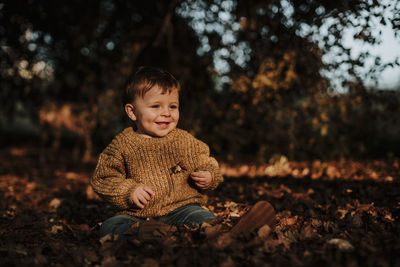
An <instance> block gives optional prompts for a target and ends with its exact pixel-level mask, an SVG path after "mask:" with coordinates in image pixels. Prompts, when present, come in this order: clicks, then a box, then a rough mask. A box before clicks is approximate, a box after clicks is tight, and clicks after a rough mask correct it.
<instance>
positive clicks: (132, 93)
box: [122, 67, 180, 105]
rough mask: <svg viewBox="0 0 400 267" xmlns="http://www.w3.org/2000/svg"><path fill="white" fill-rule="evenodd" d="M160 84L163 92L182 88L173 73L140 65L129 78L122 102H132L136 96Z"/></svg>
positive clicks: (142, 94) (124, 103) (140, 95)
mask: <svg viewBox="0 0 400 267" xmlns="http://www.w3.org/2000/svg"><path fill="white" fill-rule="evenodd" d="M154 86H158V87H160V88H161V90H162V93H163V94H165V93H166V92H168V93H170V92H171V91H172V90H174V89H178V91H179V90H180V84H179V82H178V80H177V79H175V77H174V76H172V74H171V73H169V72H168V71H165V70H161V69H158V68H153V67H140V68H139V69H138V70H137V71H136V72H135V73H134V74H133V75H131V76H130V77H129V78H128V81H127V83H126V86H125V88H124V92H123V95H122V104H123V105H126V104H130V103H132V102H133V101H134V100H135V98H137V97H143V96H144V95H145V94H146V93H147V92H148V91H149V90H150V89H151V88H153V87H154Z"/></svg>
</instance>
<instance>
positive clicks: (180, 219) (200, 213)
mask: <svg viewBox="0 0 400 267" xmlns="http://www.w3.org/2000/svg"><path fill="white" fill-rule="evenodd" d="M215 218H216V216H215V215H214V214H213V213H211V212H210V211H208V210H206V209H204V208H202V207H201V206H200V205H199V204H197V203H191V204H188V205H185V206H182V207H179V208H177V209H175V210H173V211H171V212H170V213H168V214H167V215H164V216H160V217H155V218H154V219H155V220H157V221H159V222H162V223H165V224H169V225H177V226H179V225H188V226H193V225H196V224H201V223H203V222H207V221H210V220H212V219H215ZM145 220H146V218H141V217H135V216H130V215H117V216H114V217H111V218H109V219H107V220H105V221H104V222H103V224H102V225H101V227H100V230H99V236H100V237H103V236H105V235H107V234H118V235H119V239H125V238H126V236H124V233H125V232H126V231H127V230H128V229H129V227H130V226H131V225H132V224H134V223H136V222H138V221H140V222H143V221H145Z"/></svg>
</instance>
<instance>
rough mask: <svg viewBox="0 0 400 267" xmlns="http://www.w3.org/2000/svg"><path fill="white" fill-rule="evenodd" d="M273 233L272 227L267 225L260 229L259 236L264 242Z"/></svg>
mask: <svg viewBox="0 0 400 267" xmlns="http://www.w3.org/2000/svg"><path fill="white" fill-rule="evenodd" d="M271 232H272V230H271V227H269V225H268V224H266V225H263V226H261V228H260V229H258V232H257V234H258V236H259V237H260V238H261V239H262V240H264V241H266V240H267V239H268V238H269V236H270V235H271Z"/></svg>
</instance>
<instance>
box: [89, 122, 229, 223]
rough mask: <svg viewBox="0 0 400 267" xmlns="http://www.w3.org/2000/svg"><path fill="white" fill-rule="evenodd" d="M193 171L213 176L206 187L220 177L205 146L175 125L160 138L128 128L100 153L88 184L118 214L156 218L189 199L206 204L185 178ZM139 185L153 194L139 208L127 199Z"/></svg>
mask: <svg viewBox="0 0 400 267" xmlns="http://www.w3.org/2000/svg"><path fill="white" fill-rule="evenodd" d="M195 170H207V171H210V172H211V174H212V176H213V180H212V182H211V184H210V186H209V187H208V188H207V190H212V189H215V188H216V187H217V186H218V185H219V184H220V183H221V182H222V181H223V177H222V175H221V172H220V169H219V166H218V163H217V161H216V160H215V159H214V158H213V157H210V150H209V147H208V146H207V145H206V144H205V143H203V142H201V141H199V140H198V139H196V138H194V137H193V136H192V135H190V134H189V133H188V132H186V131H184V130H181V129H175V130H173V131H171V132H170V133H169V134H168V135H166V136H164V137H160V138H146V137H143V136H141V135H139V134H137V133H136V132H135V131H134V130H133V129H132V127H128V128H126V129H125V130H124V131H123V132H121V133H120V134H118V135H117V136H116V137H115V138H114V139H113V140H112V142H111V143H110V144H109V145H108V146H107V148H106V149H105V150H104V151H103V152H102V153H101V154H100V157H99V160H98V163H97V166H96V169H95V171H94V174H93V177H92V179H91V180H90V183H91V185H92V187H93V189H94V190H95V192H96V193H97V194H99V195H100V196H101V197H102V198H103V199H105V200H106V201H109V202H110V203H112V204H113V205H114V206H115V207H117V208H118V209H119V212H118V214H129V215H133V216H138V217H157V216H162V215H166V214H168V213H169V212H171V211H172V210H174V209H176V208H179V207H181V206H183V205H186V204H189V203H200V204H205V203H206V201H207V197H206V195H205V194H204V193H205V192H204V190H200V189H198V188H196V186H195V185H194V184H193V182H192V181H191V179H190V178H189V174H190V173H191V172H193V171H195ZM139 185H146V186H149V187H150V188H151V189H153V191H154V193H155V195H154V196H153V197H152V198H151V200H150V202H149V203H148V205H147V206H146V207H144V208H143V209H139V208H137V207H136V206H135V205H134V204H133V203H132V202H131V201H130V194H131V193H132V192H133V191H134V190H135V189H136V188H137V186H139Z"/></svg>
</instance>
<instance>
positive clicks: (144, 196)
mask: <svg viewBox="0 0 400 267" xmlns="http://www.w3.org/2000/svg"><path fill="white" fill-rule="evenodd" d="M153 196H154V191H153V190H152V189H151V188H150V187H148V186H145V185H139V186H138V187H137V188H136V189H135V191H133V192H132V193H131V195H130V200H131V202H133V204H135V205H136V206H137V207H139V208H141V209H143V208H144V207H145V206H146V205H147V204H148V203H149V201H150V199H151V198H152V197H153Z"/></svg>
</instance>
